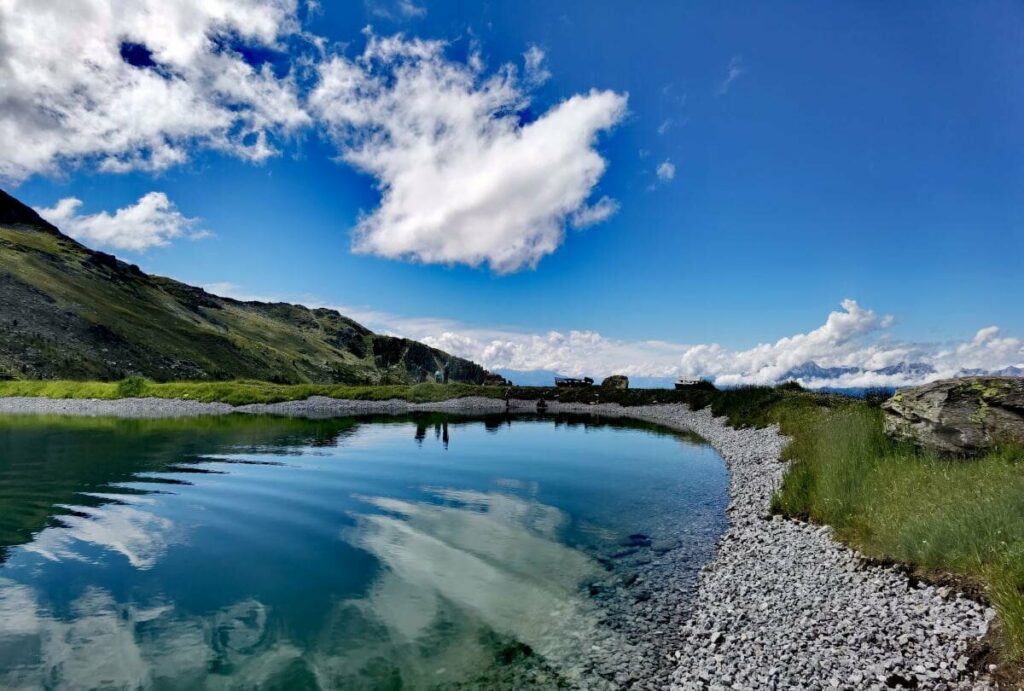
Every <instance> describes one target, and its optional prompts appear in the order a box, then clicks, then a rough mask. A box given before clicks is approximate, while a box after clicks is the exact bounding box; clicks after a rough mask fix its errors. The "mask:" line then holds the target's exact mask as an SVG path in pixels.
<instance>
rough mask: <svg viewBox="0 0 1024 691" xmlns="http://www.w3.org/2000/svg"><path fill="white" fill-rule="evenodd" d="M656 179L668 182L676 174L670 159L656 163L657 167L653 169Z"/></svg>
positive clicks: (674, 165)
mask: <svg viewBox="0 0 1024 691" xmlns="http://www.w3.org/2000/svg"><path fill="white" fill-rule="evenodd" d="M654 172H655V173H656V174H657V176H658V179H659V180H661V181H663V182H668V181H669V180H672V179H673V178H675V176H676V164H675V163H672V161H668V160H666V161H662V162H661V163H659V164H658V168H657V169H656V170H655V171H654Z"/></svg>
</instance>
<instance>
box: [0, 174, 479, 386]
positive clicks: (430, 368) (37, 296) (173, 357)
mask: <svg viewBox="0 0 1024 691" xmlns="http://www.w3.org/2000/svg"><path fill="white" fill-rule="evenodd" d="M445 368H447V371H448V375H449V378H450V380H452V381H459V382H470V383H480V382H482V381H483V380H484V377H485V376H486V371H485V370H484V368H483V367H481V366H479V365H477V364H476V363H474V362H471V361H469V360H466V359H464V358H459V357H455V356H453V355H449V354H448V353H445V352H443V351H441V350H437V349H436V348H431V347H429V346H427V345H424V344H423V343H419V342H417V341H412V340H409V339H404V338H395V337H392V336H383V335H380V334H375V333H373V332H372V331H370V330H369V329H367V328H366V327H364V326H362V325H361V324H359V323H357V322H355V321H353V320H351V319H349V318H348V317H345V316H344V315H342V314H339V313H338V312H336V311H334V310H330V309H309V308H307V307H303V306H302V305H291V304H285V303H265V302H241V301H238V300H232V299H229V298H223V297H218V296H216V295H212V294H210V293H207V292H206V291H204V290H203V289H201V288H196V287H194V286H190V285H186V284H184V283H179V282H178V281H174V280H171V279H169V278H162V277H159V276H150V275H148V274H146V273H144V272H143V271H141V270H140V269H139V267H137V266H135V265H133V264H128V263H126V262H123V261H121V260H119V259H117V258H115V257H113V256H111V255H109V254H105V253H103V252H96V251H94V250H90V249H88V248H87V247H84V246H83V245H81V244H79V243H78V242H76V241H75V240H73V239H72V238H70V237H68V236H66V235H64V234H63V233H61V232H60V230H58V229H57V228H56V227H54V226H53V225H51V224H49V223H47V222H46V221H45V220H43V219H42V218H40V217H39V215H38V214H37V213H36V212H35V211H34V210H32V209H31V208H30V207H28V206H26V205H25V204H23V203H21V202H20V201H18V200H17V199H15V198H14V197H11V196H10V195H8V194H6V193H4V192H3V191H0V377H7V378H35V379H51V378H69V379H103V380H112V379H120V378H122V377H125V376H128V375H142V376H146V377H151V378H153V379H157V380H182V379H233V378H251V379H261V380H268V381H276V382H282V383H301V382H316V383H346V384H378V383H395V384H397V383H407V382H415V381H420V380H422V379H424V378H426V377H433V376H434V373H435V372H437V371H439V370H443V369H445Z"/></svg>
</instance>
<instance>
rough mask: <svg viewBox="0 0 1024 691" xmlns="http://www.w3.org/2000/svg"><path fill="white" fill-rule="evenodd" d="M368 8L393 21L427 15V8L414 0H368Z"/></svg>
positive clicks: (377, 15) (375, 14)
mask: <svg viewBox="0 0 1024 691" xmlns="http://www.w3.org/2000/svg"><path fill="white" fill-rule="evenodd" d="M366 9H367V11H368V12H369V13H370V14H372V15H374V16H375V17H381V18H382V19H390V20H393V21H399V20H403V19H419V18H421V17H425V16H426V15H427V8H426V7H423V6H422V5H417V4H416V3H415V2H413V1H412V0H366Z"/></svg>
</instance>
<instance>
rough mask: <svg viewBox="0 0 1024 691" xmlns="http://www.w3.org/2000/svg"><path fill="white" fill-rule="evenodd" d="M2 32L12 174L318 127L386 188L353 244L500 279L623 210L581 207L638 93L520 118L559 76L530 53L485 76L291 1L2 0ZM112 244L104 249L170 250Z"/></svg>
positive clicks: (7, 157) (427, 49) (605, 95)
mask: <svg viewBox="0 0 1024 691" xmlns="http://www.w3.org/2000/svg"><path fill="white" fill-rule="evenodd" d="M406 4H407V5H408V6H409V7H414V6H413V5H412V4H411V3H406ZM406 4H403V6H405V5H406ZM0 25H2V27H3V29H2V35H0V84H2V89H0V179H6V180H8V181H12V182H14V183H18V182H20V181H23V180H25V179H27V178H29V177H31V176H32V175H36V174H43V175H55V174H59V173H61V172H64V171H67V170H70V169H74V168H77V167H82V166H94V167H95V168H96V169H98V170H100V171H104V172H128V171H133V170H142V171H150V172H159V171H163V170H166V169H168V168H170V167H172V166H176V165H179V164H182V163H184V162H186V161H188V160H189V159H190V158H191V157H192V156H193V154H194V153H195V152H196V151H199V150H204V149H207V150H210V149H212V150H217V151H220V152H223V153H225V154H227V155H230V156H235V157H238V158H241V159H243V160H248V161H252V162H260V161H263V160H266V159H267V158H270V157H272V156H275V155H278V154H279V153H280V152H281V144H282V143H283V142H284V141H286V140H288V139H289V138H295V137H297V135H298V134H300V133H301V132H304V131H306V130H308V129H315V130H317V131H319V132H320V133H322V134H323V135H325V136H326V137H328V138H329V139H330V140H331V141H332V142H334V144H335V145H336V147H337V150H338V154H339V158H340V159H341V160H343V161H345V162H347V163H348V164H350V165H352V166H353V167H355V168H356V169H358V170H360V171H363V172H365V173H368V174H369V175H370V176H372V177H373V179H374V180H375V181H376V186H377V188H378V190H379V193H380V201H379V204H378V206H377V207H376V208H375V209H373V210H372V211H370V212H368V213H365V214H364V215H363V216H362V217H361V218H360V219H359V221H358V222H357V224H356V227H355V228H354V229H353V237H352V247H353V250H354V251H356V252H361V253H368V254H374V255H378V256H381V257H386V258H391V259H406V260H412V261H418V262H423V263H439V264H466V265H470V266H479V265H482V264H486V265H487V266H489V267H490V268H491V269H492V270H493V271H495V272H497V273H509V272H513V271H517V270H520V269H523V268H526V267H533V266H536V264H537V262H538V261H540V259H541V258H542V257H544V256H546V255H548V254H551V253H552V252H554V251H555V250H556V249H557V248H558V247H559V246H560V245H561V243H562V240H563V238H564V234H565V228H566V226H567V225H572V226H576V227H584V226H587V225H592V224H594V223H599V222H601V221H603V220H605V219H607V218H608V217H610V216H611V215H612V214H613V213H614V212H615V211H616V210H617V208H618V204H617V202H615V201H614V200H613V199H611V198H609V197H607V196H602V197H601V198H600V199H599V200H598V201H595V202H590V201H589V200H590V197H591V194H592V192H593V191H594V190H595V188H596V186H597V184H598V181H599V180H600V178H601V177H602V175H603V174H604V172H605V169H606V168H607V165H608V163H607V161H606V160H605V159H604V158H603V157H602V156H601V154H600V153H598V151H597V149H596V148H595V146H596V143H597V138H598V135H599V134H600V133H601V132H604V131H606V130H609V129H610V128H612V127H614V126H615V125H616V124H617V123H618V122H619V121H620V120H621V119H622V118H623V116H624V115H625V112H626V96H625V95H623V94H618V93H615V92H612V91H600V90H597V89H594V90H591V91H589V92H588V93H582V94H575V95H571V96H569V97H568V98H565V99H564V100H563V101H561V102H560V103H557V104H555V105H554V106H553V107H551V108H550V109H549V110H547V111H546V112H544V113H542V114H541V115H540V116H539V117H536V119H532V121H527V120H530V118H531V117H532V116H529V115H528V114H527V107H528V106H529V105H530V92H531V90H532V89H534V88H535V87H537V86H538V85H540V84H541V83H543V82H544V81H545V80H546V79H547V78H548V77H549V76H550V72H549V71H548V69H547V68H546V66H545V57H544V53H543V51H542V50H541V49H540V48H538V47H537V46H528V47H526V50H525V52H524V54H523V65H522V69H521V70H519V69H517V68H516V66H514V65H511V64H506V65H501V66H499V67H498V68H497V69H496V70H493V71H490V72H489V71H488V70H487V69H486V67H485V65H484V62H483V59H482V57H481V56H480V54H479V52H471V53H470V55H469V56H468V58H467V59H466V60H465V62H459V61H455V60H451V59H449V58H448V57H447V56H446V55H445V50H446V47H447V46H446V44H445V43H444V42H442V41H428V40H422V39H417V38H406V37H404V36H403V35H401V34H398V35H395V36H392V37H386V38H380V37H377V36H375V35H374V34H373V33H372V32H370V31H369V30H368V31H367V32H366V34H367V37H368V38H367V45H366V47H365V49H364V51H363V52H362V54H360V55H358V56H356V57H353V58H349V57H346V56H345V55H344V53H343V52H341V51H338V50H336V49H334V48H329V47H328V42H327V40H326V39H325V38H323V37H320V36H315V35H312V34H310V33H308V32H305V31H304V30H303V27H302V22H301V20H300V7H299V5H298V2H297V0H271V1H269V2H266V1H262V0H237V1H233V2H225V1H224V0H215V1H213V2H199V1H198V0H143V1H142V2H138V3H131V4H130V5H124V4H123V3H119V2H116V0H83V2H79V3H74V4H73V6H72V5H68V6H66V7H61V8H54V7H53V6H52V5H47V4H46V3H30V2H22V1H19V0H0ZM255 52H262V53H266V54H274V55H277V56H278V57H280V58H281V59H280V60H277V61H271V60H264V61H261V60H259V59H255V58H253V57H252V55H253V54H254V53H255ZM282 65H283V67H282ZM69 203H70V202H68V201H67V200H62V202H61V204H69ZM55 208H59V205H58V207H55ZM108 215H109V214H108ZM86 237H87V238H88V239H89V240H90V241H93V242H97V243H102V242H103V236H99V235H95V236H86ZM117 237H118V238H119V241H118V242H106V243H105V244H106V245H107V246H110V247H115V248H118V249H127V250H142V249H145V248H146V247H149V246H153V245H154V244H162V243H159V242H156V243H153V242H149V241H147V239H146V237H145V236H144V235H143V236H142V237H140V238H138V239H137V240H136V239H133V238H129V237H127V236H126V235H125V233H124V232H120V233H118V234H117ZM168 237H170V236H167V235H165V236H164V239H167V238H168Z"/></svg>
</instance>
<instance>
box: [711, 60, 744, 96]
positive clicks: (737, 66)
mask: <svg viewBox="0 0 1024 691" xmlns="http://www.w3.org/2000/svg"><path fill="white" fill-rule="evenodd" d="M746 71H747V70H746V68H745V67H744V66H743V56H741V55H734V56H733V58H732V60H730V61H729V67H728V69H727V71H726V74H725V79H723V80H722V82H721V83H720V84H719V85H718V90H717V91H716V92H715V95H716V96H725V95H726V94H727V93H729V89H730V88H732V85H733V83H734V82H735V81H736V80H737V79H739V78H740V77H742V76H743V74H744V73H745V72H746Z"/></svg>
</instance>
